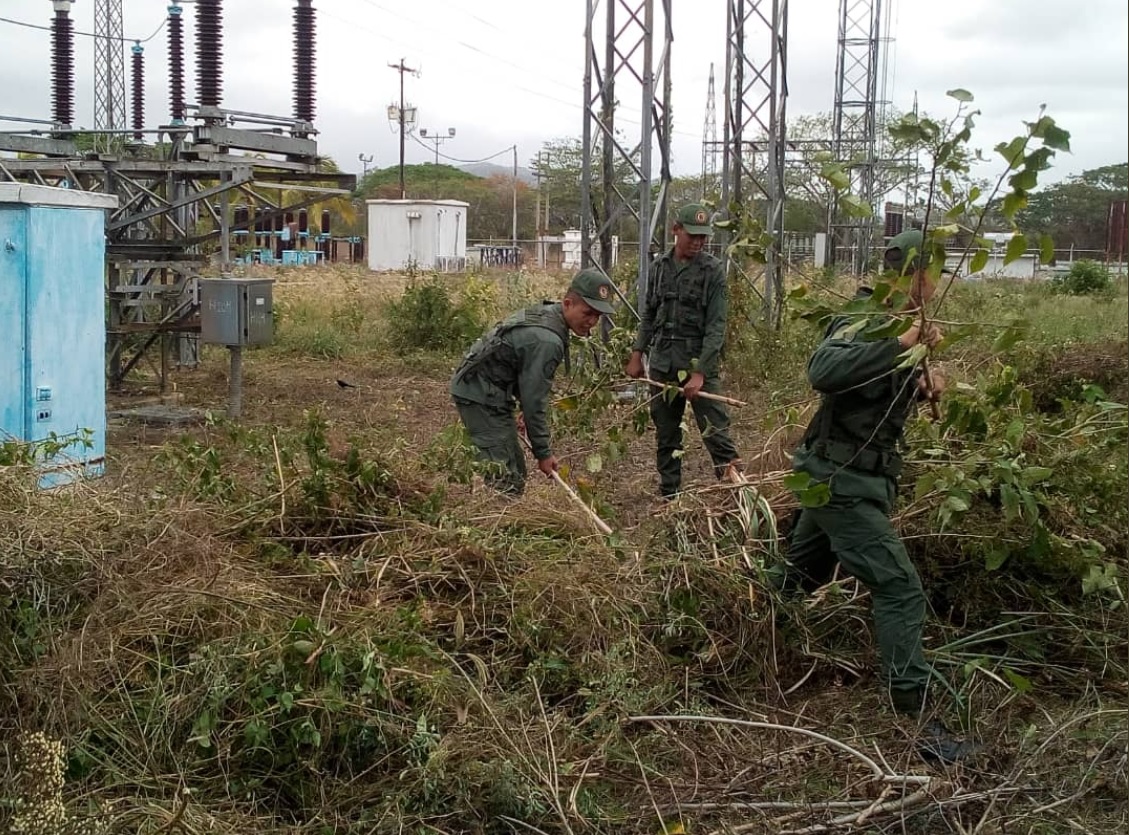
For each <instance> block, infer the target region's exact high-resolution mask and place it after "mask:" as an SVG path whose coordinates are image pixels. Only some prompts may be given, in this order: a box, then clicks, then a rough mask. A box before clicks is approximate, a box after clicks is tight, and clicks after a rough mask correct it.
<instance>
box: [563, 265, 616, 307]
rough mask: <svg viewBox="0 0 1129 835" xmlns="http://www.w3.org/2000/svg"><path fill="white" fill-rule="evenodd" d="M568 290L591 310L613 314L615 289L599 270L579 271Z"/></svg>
mask: <svg viewBox="0 0 1129 835" xmlns="http://www.w3.org/2000/svg"><path fill="white" fill-rule="evenodd" d="M568 289H569V291H570V292H573V293H576V294H577V295H578V296H580V298H582V299H584V303H585V304H586V305H588V306H589V307H590V308H592V309H593V310H598V311H599V312H600V313H608V314H611V313H615V307H613V306H612V294H613V293H615V287H614V286H613V285H612V282H611V279H610V278H608V277H607V276H606V275H604V274H603V273H602V272H600V271H599V270H595V269H587V270H581V271H580V272H578V273H577V274H576V275H575V276H573V278H572V283H571V284H570V285H568Z"/></svg>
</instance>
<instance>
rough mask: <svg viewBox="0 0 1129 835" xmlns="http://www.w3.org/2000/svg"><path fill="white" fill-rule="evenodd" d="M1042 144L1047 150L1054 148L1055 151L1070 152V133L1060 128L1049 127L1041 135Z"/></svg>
mask: <svg viewBox="0 0 1129 835" xmlns="http://www.w3.org/2000/svg"><path fill="white" fill-rule="evenodd" d="M1043 144H1044V145H1046V146H1047V147H1048V148H1054V149H1055V150H1056V151H1066V152H1067V153H1069V152H1070V132H1069V131H1065V130H1063V129H1062V128H1060V127H1058V126H1056V125H1051V126H1050V127H1048V128H1047V129H1046V131H1045V132H1044V133H1043Z"/></svg>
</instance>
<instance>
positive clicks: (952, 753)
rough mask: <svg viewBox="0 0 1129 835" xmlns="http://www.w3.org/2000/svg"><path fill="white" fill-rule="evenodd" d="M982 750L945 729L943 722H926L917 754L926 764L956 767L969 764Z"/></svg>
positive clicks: (918, 741) (919, 738)
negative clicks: (958, 764) (957, 764)
mask: <svg viewBox="0 0 1129 835" xmlns="http://www.w3.org/2000/svg"><path fill="white" fill-rule="evenodd" d="M979 750H980V746H979V745H978V744H977V743H975V742H972V741H971V740H968V739H960V738H959V737H957V736H956V735H955V734H953V732H952V731H950V730H949V729H948V728H946V727H945V725H944V723H943V722H939V721H936V720H934V721H931V722H926V723H925V725H924V726H923V727H922V729H921V734H920V735H919V736H918V738H917V753H918V754H919V755H920V756H921V758H922V759H923V760H925V761H926V762H930V761H933V762H939V763H941V764H942V765H954V764H956V763H961V762H967V761H968V760H970V759H971V758H972V757H973V755H974V754H976V753H977V752H978V751H979Z"/></svg>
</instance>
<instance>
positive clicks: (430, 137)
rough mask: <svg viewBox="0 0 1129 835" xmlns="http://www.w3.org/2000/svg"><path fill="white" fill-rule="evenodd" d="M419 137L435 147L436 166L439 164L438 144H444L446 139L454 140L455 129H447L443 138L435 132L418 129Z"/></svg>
mask: <svg viewBox="0 0 1129 835" xmlns="http://www.w3.org/2000/svg"><path fill="white" fill-rule="evenodd" d="M419 135H420V136H421V137H423V138H424V139H426V140H427V141H428V142H431V143H434V145H435V164H436V165H438V164H439V143H440V142H446V141H447V140H448V139H454V138H455V129H454V128H447V135H446V136H444V135H443V134H441V133H436V132H435V131H429V130H428V129H427V128H420V129H419Z"/></svg>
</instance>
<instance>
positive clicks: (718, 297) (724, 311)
mask: <svg viewBox="0 0 1129 835" xmlns="http://www.w3.org/2000/svg"><path fill="white" fill-rule="evenodd" d="M703 302H704V304H705V306H706V311H705V312H706V321H705V333H704V334H702V355H701V356H700V357H698V370H699V371H701V372H702V373H703V374H705V375H706V376H707V377H711V376H714V375H716V374H717V373H718V370H719V365H720V363H721V349H722V347H723V346H724V345H725V328H726V322H727V321H728V319H729V291H728V288H727V287H726V284H725V271H724V269H723V268H722V266H721V265H720V264H714V265H713V270H712V275H710V277H709V279H708V280H707V281H706V288H705V298H704V299H703Z"/></svg>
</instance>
